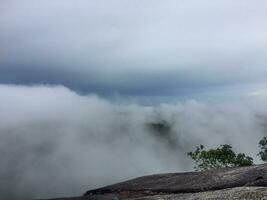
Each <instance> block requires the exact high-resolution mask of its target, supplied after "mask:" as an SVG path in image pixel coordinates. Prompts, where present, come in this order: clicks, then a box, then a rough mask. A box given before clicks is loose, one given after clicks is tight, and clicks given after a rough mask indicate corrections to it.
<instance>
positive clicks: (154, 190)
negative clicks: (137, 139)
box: [58, 164, 267, 200]
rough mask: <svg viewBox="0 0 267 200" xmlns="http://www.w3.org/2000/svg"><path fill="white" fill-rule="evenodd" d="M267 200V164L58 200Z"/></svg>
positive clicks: (152, 179) (151, 179) (139, 181)
mask: <svg viewBox="0 0 267 200" xmlns="http://www.w3.org/2000/svg"><path fill="white" fill-rule="evenodd" d="M129 198H131V199H135V200H150V199H151V200H160V199H163V200H172V199H178V200H179V199H181V200H182V199H192V200H193V199H267V164H263V165H256V166H250V167H236V168H224V169H217V170H209V171H205V172H187V173H169V174H156V175H150V176H143V177H139V178H135V179H132V180H129V181H125V182H121V183H117V184H114V185H110V186H106V187H102V188H98V189H95V190H89V191H87V192H86V193H85V194H84V196H82V197H76V198H62V199H58V200H86V199H90V200H118V199H129Z"/></svg>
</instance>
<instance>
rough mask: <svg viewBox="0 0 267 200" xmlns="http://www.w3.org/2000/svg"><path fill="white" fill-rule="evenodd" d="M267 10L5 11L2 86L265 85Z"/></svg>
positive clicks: (210, 6)
mask: <svg viewBox="0 0 267 200" xmlns="http://www.w3.org/2000/svg"><path fill="white" fill-rule="evenodd" d="M266 6H267V5H266V2H265V1H260V2H251V1H248V0H245V1H243V0H242V1H241V0H238V1H234V2H233V1H230V0H224V1H216V2H210V1H208V0H204V1H201V2H198V1H194V0H188V1H175V0H169V1H164V2H162V1H158V0H156V1H155V0H153V1H152V0H148V1H140V0H134V1H128V0H127V1H122V0H111V1H103V0H100V1H81V0H78V1H73V0H66V1H53V0H47V1H42V2H40V1H38V2H37V1H34V0H26V1H23V2H21V1H19V0H11V1H5V2H2V7H1V12H0V13H1V14H0V26H1V32H0V43H1V47H0V52H1V55H0V82H2V83H20V84H31V83H45V84H47V83H48V84H63V85H65V86H68V87H69V88H73V89H75V90H79V91H85V92H96V93H99V94H101V93H120V94H134V95H143V94H155V93H156V94H163V93H165V94H168V95H183V94H184V93H185V90H186V91H187V92H191V93H192V92H195V90H201V91H203V90H209V89H210V86H225V85H238V84H243V83H246V84H247V83H255V82H266V74H267V71H266V69H267V68H266V64H267V60H266V56H265V55H266V53H267V52H266V49H267V48H266V47H267V40H266V28H265V27H266V20H267V14H266V12H265V9H264V8H265V7H266Z"/></svg>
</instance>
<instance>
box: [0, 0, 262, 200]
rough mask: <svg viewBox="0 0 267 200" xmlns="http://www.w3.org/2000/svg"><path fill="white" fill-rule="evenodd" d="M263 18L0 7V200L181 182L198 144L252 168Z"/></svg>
mask: <svg viewBox="0 0 267 200" xmlns="http://www.w3.org/2000/svg"><path fill="white" fill-rule="evenodd" d="M266 9H267V0H260V1H251V0H201V1H200V0H42V1H41V0H23V1H22V0H0V118H1V120H0V155H1V165H0V185H1V187H0V197H3V198H4V199H11V200H13V199H22V200H24V199H25V200H26V199H27V200H28V199H37V198H38V199H42V198H48V197H51V198H52V197H57V196H58V197H60V196H72V195H74V196H75V195H81V194H82V193H84V192H85V191H86V190H88V189H92V188H95V187H99V186H104V185H107V184H112V183H116V182H118V181H122V180H126V179H129V178H133V177H137V176H141V175H147V174H151V173H164V172H172V171H173V172H181V171H188V170H192V169H193V162H191V160H190V159H189V158H188V157H187V155H186V153H187V152H188V151H191V150H193V149H194V148H195V147H196V145H199V144H204V145H205V146H206V147H207V148H213V147H214V148H215V147H218V146H219V145H220V144H231V145H233V148H234V150H235V151H236V152H243V153H246V154H247V155H249V156H252V157H253V158H254V161H255V163H256V164H258V163H261V162H260V160H259V157H257V153H258V150H259V149H258V148H257V147H258V141H259V140H260V139H261V138H262V137H264V136H266V132H267V125H266V124H267V89H266V88H267V56H266V55H267V12H266ZM153 124H165V125H167V127H168V128H167V131H166V133H163V132H159V130H157V129H155V128H154V129H153ZM107 166H108V167H107ZM51 180H53V181H52V182H51ZM2 186H3V187H2Z"/></svg>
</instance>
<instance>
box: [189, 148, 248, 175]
mask: <svg viewBox="0 0 267 200" xmlns="http://www.w3.org/2000/svg"><path fill="white" fill-rule="evenodd" d="M188 156H190V157H191V158H192V159H193V160H194V161H195V163H196V166H195V169H196V170H197V171H202V170H208V169H214V168H215V169H218V168H224V167H236V166H250V165H253V158H251V157H249V156H246V155H245V154H244V153H239V154H235V152H234V151H233V150H232V146H231V145H228V144H224V145H221V146H220V147H218V148H216V149H209V150H206V149H205V147H204V146H203V145H200V146H197V148H196V150H195V151H194V152H188Z"/></svg>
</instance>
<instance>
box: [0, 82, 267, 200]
mask: <svg viewBox="0 0 267 200" xmlns="http://www.w3.org/2000/svg"><path fill="white" fill-rule="evenodd" d="M256 102H257V103H256ZM266 113H267V112H266V103H264V101H262V102H260V101H253V103H252V101H246V102H243V103H239V104H238V103H231V104H229V103H223V104H208V103H203V102H198V101H194V100H191V101H186V102H178V103H176V104H161V105H157V106H151V107H149V106H142V105H137V104H125V103H124V104H122V103H116V102H110V101H108V100H105V99H102V98H100V97H98V96H96V95H93V94H92V95H87V96H81V95H79V94H77V93H75V92H73V91H71V90H69V89H67V88H65V87H63V86H32V87H28V86H27V87H26V86H13V85H0V118H1V120H0V154H1V166H0V184H1V189H0V196H1V197H2V198H4V197H5V198H4V199H18V198H19V199H23V198H25V199H30V198H48V197H56V196H71V195H80V194H82V193H83V192H85V191H86V190H88V189H92V188H95V187H99V186H104V185H107V184H111V183H114V182H117V181H122V180H125V179H128V178H132V177H135V176H141V175H145V174H152V173H159V172H171V171H184V170H191V169H192V164H193V163H192V162H191V160H190V159H189V158H188V157H187V156H186V152H188V151H190V150H193V149H194V148H195V146H196V145H198V144H205V145H207V146H208V147H214V146H217V145H219V144H223V143H229V144H232V145H233V146H234V148H235V150H237V151H240V152H245V153H247V154H249V155H251V156H254V157H255V155H256V154H257V150H258V149H257V142H258V141H259V139H260V138H261V137H262V136H264V134H265V132H266V122H265V121H266ZM159 124H161V125H162V124H163V125H164V126H163V127H162V126H161V125H159Z"/></svg>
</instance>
